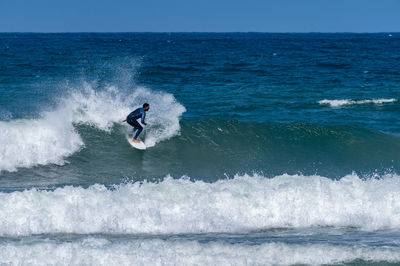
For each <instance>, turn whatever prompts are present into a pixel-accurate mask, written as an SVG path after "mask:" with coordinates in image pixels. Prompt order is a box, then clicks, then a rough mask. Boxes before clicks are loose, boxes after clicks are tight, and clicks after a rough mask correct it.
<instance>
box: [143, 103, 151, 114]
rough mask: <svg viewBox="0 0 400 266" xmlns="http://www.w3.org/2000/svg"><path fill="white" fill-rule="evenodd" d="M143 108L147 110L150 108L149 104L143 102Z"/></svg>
mask: <svg viewBox="0 0 400 266" xmlns="http://www.w3.org/2000/svg"><path fill="white" fill-rule="evenodd" d="M143 109H144V110H145V111H146V112H147V111H148V110H149V109H150V104H148V103H144V104H143Z"/></svg>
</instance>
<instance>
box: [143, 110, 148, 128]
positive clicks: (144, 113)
mask: <svg viewBox="0 0 400 266" xmlns="http://www.w3.org/2000/svg"><path fill="white" fill-rule="evenodd" d="M145 118H146V111H144V112H143V115H142V124H143V125H145V126H147V124H146V122H144V119H145Z"/></svg>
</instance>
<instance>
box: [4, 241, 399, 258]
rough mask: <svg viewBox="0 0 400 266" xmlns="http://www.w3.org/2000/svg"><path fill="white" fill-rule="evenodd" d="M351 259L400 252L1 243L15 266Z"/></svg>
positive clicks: (165, 243) (165, 244)
mask: <svg viewBox="0 0 400 266" xmlns="http://www.w3.org/2000/svg"><path fill="white" fill-rule="evenodd" d="M55 254H57V255H55ZM354 260H364V261H368V262H378V261H385V262H392V263H394V262H399V261H400V249H399V248H398V247H378V248H371V247H359V246H337V245H327V244H312V245H310V244H307V245H299V244H296V245H288V244H283V243H265V244H261V245H247V244H228V243H224V242H209V243H199V242H196V241H187V240H183V241H182V240H175V241H165V240H158V239H153V240H149V239H137V240H125V241H118V242H116V241H109V240H107V239H104V238H94V237H87V238H85V239H82V240H78V241H73V242H62V243H57V242H56V241H52V240H47V241H43V242H39V243H38V242H34V243H26V242H16V243H8V244H0V263H1V264H15V265H20V264H29V265H43V264H46V265H47V264H51V265H293V264H296V265H298V264H301V265H304V264H307V265H321V264H338V263H345V262H352V261H354Z"/></svg>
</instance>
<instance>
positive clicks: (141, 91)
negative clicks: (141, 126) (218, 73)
mask: <svg viewBox="0 0 400 266" xmlns="http://www.w3.org/2000/svg"><path fill="white" fill-rule="evenodd" d="M145 101H147V102H149V103H150V104H151V109H150V111H149V113H148V121H147V122H148V124H149V127H148V128H146V130H145V135H146V137H145V143H146V144H147V146H149V147H151V146H154V145H155V144H156V143H157V142H159V141H162V140H165V139H168V138H170V137H172V136H174V135H177V134H178V133H179V130H180V125H179V119H180V117H181V115H182V113H183V112H185V108H184V107H183V106H182V105H181V104H179V103H178V102H177V101H176V100H175V98H174V96H173V95H171V94H168V93H164V92H156V91H152V90H150V89H147V88H143V87H138V88H135V89H132V92H131V93H125V94H122V93H120V92H119V91H118V89H117V88H116V87H113V86H110V87H108V88H107V89H105V90H103V91H95V90H94V89H93V88H92V87H91V86H90V84H84V85H83V87H82V88H80V89H79V90H73V91H72V92H71V93H70V94H69V96H68V97H66V98H65V99H62V100H61V101H60V103H59V104H58V107H57V108H56V109H55V110H53V111H50V112H44V113H42V114H41V115H40V117H39V118H36V119H18V120H10V121H3V122H0V171H2V170H7V171H15V170H16V169H17V168H18V167H31V166H35V165H45V164H50V163H53V164H63V163H64V160H65V157H67V156H70V155H71V154H73V153H74V152H76V151H78V150H79V149H81V148H82V147H83V146H84V143H83V141H82V139H81V137H80V136H79V134H78V132H77V131H76V130H75V128H74V125H75V124H87V125H92V126H94V127H96V128H98V129H100V130H104V131H110V130H112V128H113V125H114V124H115V123H120V122H121V120H122V119H124V118H125V117H126V116H127V114H129V112H131V111H132V110H133V109H134V108H136V107H139V106H140V105H141V104H143V102H145ZM127 127H130V126H129V125H127ZM129 130H130V129H129ZM143 135H144V134H143Z"/></svg>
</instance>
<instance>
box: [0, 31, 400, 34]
mask: <svg viewBox="0 0 400 266" xmlns="http://www.w3.org/2000/svg"><path fill="white" fill-rule="evenodd" d="M4 33H11V34H12V33H28V34H73V33H98V34H102V33H115V34H118V33H264V34H265V33H266V34H315V33H320V34H321V33H322V34H380V33H382V34H385V33H386V34H387V33H389V34H390V33H400V31H0V34H4Z"/></svg>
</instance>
